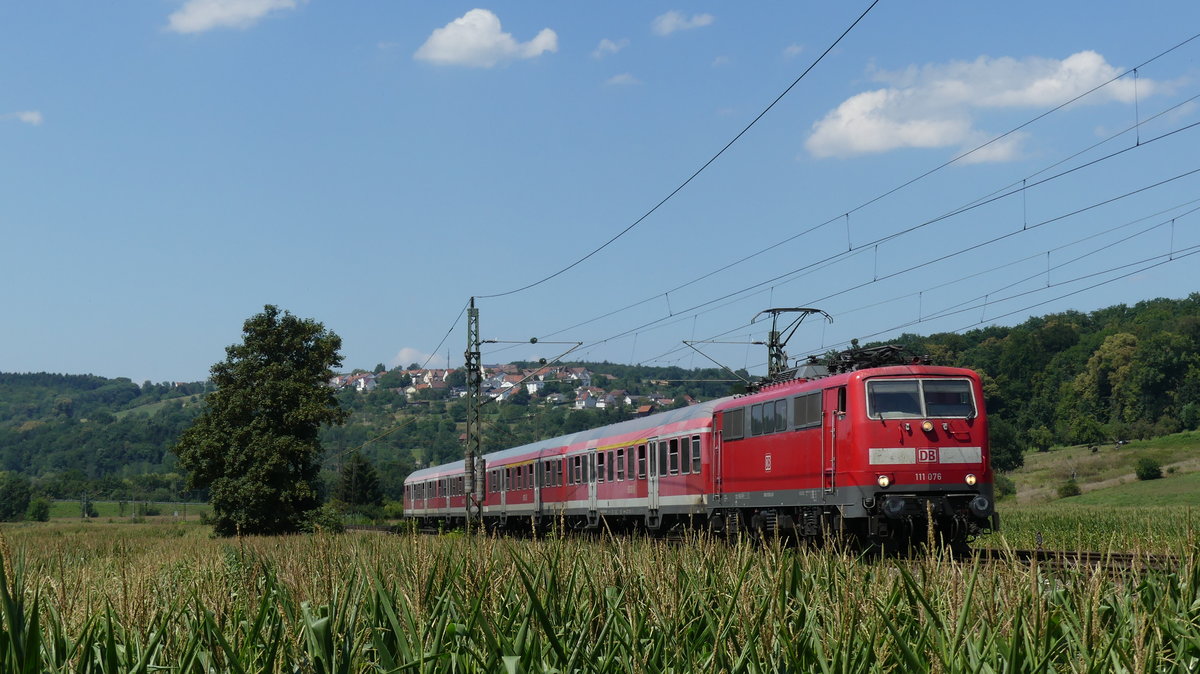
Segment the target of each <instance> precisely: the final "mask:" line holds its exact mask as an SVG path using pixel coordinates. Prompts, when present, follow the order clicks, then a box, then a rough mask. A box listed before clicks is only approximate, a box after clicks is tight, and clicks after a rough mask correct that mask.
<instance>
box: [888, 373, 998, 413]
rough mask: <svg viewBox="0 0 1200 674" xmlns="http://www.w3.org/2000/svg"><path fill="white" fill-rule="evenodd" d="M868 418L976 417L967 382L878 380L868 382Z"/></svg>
mask: <svg viewBox="0 0 1200 674" xmlns="http://www.w3.org/2000/svg"><path fill="white" fill-rule="evenodd" d="M867 415H868V416H869V417H870V418H872V419H920V418H924V417H965V418H971V417H973V416H975V399H974V396H973V394H972V392H971V382H970V381H969V380H966V379H877V380H868V381H867Z"/></svg>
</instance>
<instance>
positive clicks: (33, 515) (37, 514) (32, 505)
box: [25, 498, 50, 522]
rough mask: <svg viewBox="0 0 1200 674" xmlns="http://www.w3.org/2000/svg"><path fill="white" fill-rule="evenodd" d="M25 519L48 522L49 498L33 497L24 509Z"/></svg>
mask: <svg viewBox="0 0 1200 674" xmlns="http://www.w3.org/2000/svg"><path fill="white" fill-rule="evenodd" d="M25 519H27V520H29V521H30V522H49V521H50V500H49V499H46V498H35V499H33V500H32V501H30V502H29V508H28V509H27V510H26V511H25Z"/></svg>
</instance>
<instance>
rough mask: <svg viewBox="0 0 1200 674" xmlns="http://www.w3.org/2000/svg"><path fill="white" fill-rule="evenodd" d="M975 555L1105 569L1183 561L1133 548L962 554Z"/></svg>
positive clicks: (1164, 567)
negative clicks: (1135, 550) (1103, 550)
mask: <svg viewBox="0 0 1200 674" xmlns="http://www.w3.org/2000/svg"><path fill="white" fill-rule="evenodd" d="M974 556H978V557H980V558H981V559H983V560H984V561H988V562H1011V561H1016V562H1021V563H1023V564H1030V563H1035V562H1036V563H1038V564H1045V565H1047V566H1051V567H1054V568H1063V569H1067V568H1079V567H1103V568H1108V569H1134V568H1144V569H1151V570H1154V571H1166V572H1170V571H1175V570H1178V569H1179V567H1180V565H1181V564H1182V561H1183V560H1181V559H1180V558H1178V557H1175V556H1172V555H1150V554H1139V553H1133V552H1087V551H1082V550H1001V549H995V548H980V549H977V550H971V551H970V552H969V553H967V554H965V555H963V558H964V559H966V558H972V557H974Z"/></svg>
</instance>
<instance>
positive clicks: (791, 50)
mask: <svg viewBox="0 0 1200 674" xmlns="http://www.w3.org/2000/svg"><path fill="white" fill-rule="evenodd" d="M803 51H804V46H803V45H798V44H789V45H788V46H786V47H784V48H783V55H784V56H785V57H786V58H795V57H797V56H799V55H800V53H801V52H803Z"/></svg>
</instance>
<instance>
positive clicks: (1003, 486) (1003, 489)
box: [994, 475, 1017, 499]
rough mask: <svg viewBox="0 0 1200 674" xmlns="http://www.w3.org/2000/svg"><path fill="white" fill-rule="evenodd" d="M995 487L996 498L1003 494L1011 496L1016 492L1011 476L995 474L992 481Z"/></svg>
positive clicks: (1003, 495) (1001, 496) (1002, 496)
mask: <svg viewBox="0 0 1200 674" xmlns="http://www.w3.org/2000/svg"><path fill="white" fill-rule="evenodd" d="M994 484H995V488H996V498H997V499H1001V498H1004V497H1005V496H1012V495H1013V494H1016V493H1017V483H1016V482H1013V480H1012V478H1011V477H1009V476H1007V475H996V479H995V481H994Z"/></svg>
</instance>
